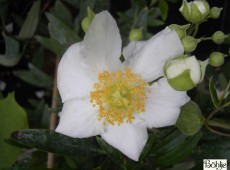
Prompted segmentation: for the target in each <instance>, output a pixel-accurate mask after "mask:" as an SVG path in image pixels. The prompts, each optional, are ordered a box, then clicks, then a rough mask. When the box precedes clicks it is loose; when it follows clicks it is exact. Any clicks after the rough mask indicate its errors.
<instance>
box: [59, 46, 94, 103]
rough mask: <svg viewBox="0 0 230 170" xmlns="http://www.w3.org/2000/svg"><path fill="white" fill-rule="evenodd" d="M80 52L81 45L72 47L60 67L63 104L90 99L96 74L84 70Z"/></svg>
mask: <svg viewBox="0 0 230 170" xmlns="http://www.w3.org/2000/svg"><path fill="white" fill-rule="evenodd" d="M79 51H80V43H76V44H74V45H72V46H70V47H69V48H68V50H67V51H66V52H65V54H64V55H63V57H62V58H61V61H60V63H59V66H58V72H57V86H58V90H59V93H60V95H61V98H62V101H63V102H65V101H67V100H70V99H77V98H85V97H88V96H89V95H90V90H91V89H92V87H93V83H94V81H93V77H92V76H93V75H94V74H93V73H92V72H90V70H87V69H86V68H84V66H83V64H82V56H81V55H80V54H79ZM94 76H95V75H94ZM95 78H97V77H96V76H95Z"/></svg>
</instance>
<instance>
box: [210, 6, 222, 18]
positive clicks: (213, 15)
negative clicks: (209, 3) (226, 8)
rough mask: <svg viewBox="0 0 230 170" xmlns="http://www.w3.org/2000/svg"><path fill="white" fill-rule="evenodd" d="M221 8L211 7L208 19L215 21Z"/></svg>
mask: <svg viewBox="0 0 230 170" xmlns="http://www.w3.org/2000/svg"><path fill="white" fill-rule="evenodd" d="M222 9H223V8H218V7H212V8H211V10H210V13H209V17H210V18H213V19H217V18H219V16H220V12H221V11H222Z"/></svg>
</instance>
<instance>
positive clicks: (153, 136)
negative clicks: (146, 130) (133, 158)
mask: <svg viewBox="0 0 230 170" xmlns="http://www.w3.org/2000/svg"><path fill="white" fill-rule="evenodd" d="M154 142H156V134H149V137H148V141H147V143H146V145H145V147H144V149H143V151H142V153H141V156H140V161H141V160H143V159H145V158H146V157H147V156H148V155H149V154H150V152H151V148H152V145H153V144H154Z"/></svg>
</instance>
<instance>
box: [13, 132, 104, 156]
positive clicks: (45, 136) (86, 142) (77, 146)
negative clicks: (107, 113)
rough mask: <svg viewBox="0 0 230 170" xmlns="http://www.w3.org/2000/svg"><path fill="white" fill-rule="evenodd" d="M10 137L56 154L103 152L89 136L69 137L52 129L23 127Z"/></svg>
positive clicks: (93, 154) (74, 154)
mask: <svg viewBox="0 0 230 170" xmlns="http://www.w3.org/2000/svg"><path fill="white" fill-rule="evenodd" d="M12 138H13V139H14V140H16V141H17V142H19V143H20V144H23V145H26V146H29V147H33V148H37V149H40V150H43V151H46V152H53V153H57V154H63V155H71V156H95V155H98V154H103V152H102V151H101V150H100V149H99V148H97V147H96V146H95V145H94V143H93V141H92V140H91V139H90V138H85V139H80V138H71V137H68V136H65V135H62V134H60V133H56V132H54V131H52V130H46V129H25V130H21V131H16V132H14V133H13V134H12Z"/></svg>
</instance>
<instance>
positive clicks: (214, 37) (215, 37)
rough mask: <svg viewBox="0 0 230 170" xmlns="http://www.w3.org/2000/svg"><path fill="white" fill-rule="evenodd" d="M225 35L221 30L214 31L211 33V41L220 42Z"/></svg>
mask: <svg viewBox="0 0 230 170" xmlns="http://www.w3.org/2000/svg"><path fill="white" fill-rule="evenodd" d="M226 37H227V36H226V35H225V34H224V33H223V32H222V31H216V32H215V33H214V34H213V35H212V41H213V42H214V43H216V44H222V43H223V42H224V39H225V38H226Z"/></svg>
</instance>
